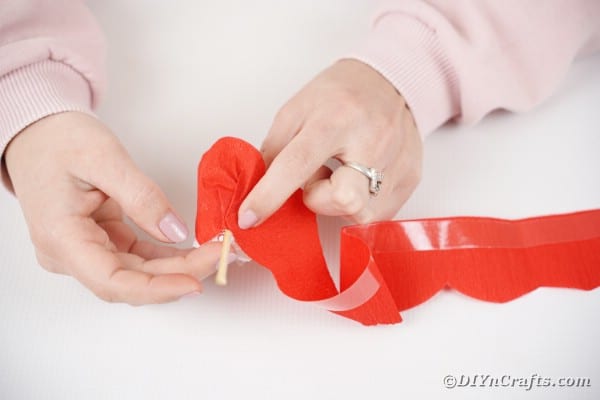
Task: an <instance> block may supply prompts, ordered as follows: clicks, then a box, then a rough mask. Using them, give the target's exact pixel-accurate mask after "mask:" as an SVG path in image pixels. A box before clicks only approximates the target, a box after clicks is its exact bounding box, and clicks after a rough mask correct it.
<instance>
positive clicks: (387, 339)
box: [0, 0, 600, 399]
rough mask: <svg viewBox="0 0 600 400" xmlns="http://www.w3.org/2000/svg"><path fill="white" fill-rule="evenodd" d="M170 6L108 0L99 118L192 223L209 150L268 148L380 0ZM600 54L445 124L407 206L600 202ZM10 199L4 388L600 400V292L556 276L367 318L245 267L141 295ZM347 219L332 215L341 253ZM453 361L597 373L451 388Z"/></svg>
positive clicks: (503, 210) (39, 394)
mask: <svg viewBox="0 0 600 400" xmlns="http://www.w3.org/2000/svg"><path fill="white" fill-rule="evenodd" d="M167 3H171V2H159V1H142V0H136V1H132V0H130V1H126V2H122V1H117V0H110V1H94V2H92V3H91V7H92V8H93V10H94V12H95V14H96V15H97V16H98V18H99V20H100V22H101V24H102V25H103V26H104V28H105V31H106V34H107V36H108V40H109V44H110V62H109V72H110V83H111V89H110V92H109V94H108V96H107V98H106V99H105V102H104V105H103V106H102V108H101V110H100V115H101V117H102V118H103V119H104V120H105V121H106V122H107V123H108V124H109V125H110V126H111V127H112V128H113V129H114V130H115V131H116V132H117V133H118V134H119V135H120V137H122V140H123V142H124V143H125V145H126V146H127V148H128V149H129V150H130V152H131V154H132V156H133V157H134V158H135V160H136V161H137V162H138V163H139V165H140V166H141V168H142V169H143V170H144V171H145V172H146V173H147V174H149V175H150V176H151V177H152V178H154V179H155V180H156V181H157V182H158V183H159V184H160V185H161V186H162V187H163V189H164V190H165V191H166V192H167V193H168V195H169V197H170V198H171V199H172V201H173V202H174V204H175V205H176V207H177V208H178V210H180V211H181V213H182V214H183V215H184V217H185V218H186V220H187V222H188V223H189V224H190V226H193V223H194V217H195V179H196V177H195V171H196V165H197V162H198V160H199V157H200V156H201V154H202V153H203V152H204V151H205V150H206V149H207V148H208V146H209V145H210V144H211V143H212V142H214V141H215V140H216V139H217V138H218V137H220V136H224V135H235V136H240V137H242V138H244V139H246V140H248V141H250V142H252V143H253V144H255V145H259V144H260V141H261V138H262V137H263V136H264V134H265V133H266V131H267V129H268V128H269V124H270V122H271V119H272V116H273V115H274V113H275V112H276V111H277V109H278V107H279V106H280V105H281V104H282V103H283V102H284V101H285V100H286V99H287V98H288V97H289V96H291V95H292V94H293V93H294V92H295V91H296V90H297V89H298V88H299V87H300V86H301V85H303V84H304V83H305V82H306V81H308V80H309V79H310V78H311V77H312V76H313V75H314V74H316V73H317V72H318V71H319V70H320V69H322V68H324V67H325V66H326V65H328V64H329V63H330V62H331V61H333V60H334V59H335V58H336V56H337V55H339V54H342V53H343V52H344V51H346V50H348V49H350V48H351V47H352V45H353V43H354V42H355V41H356V40H357V39H358V38H359V37H360V36H361V35H363V34H364V32H366V30H367V27H368V20H369V18H368V16H369V13H370V10H371V7H372V5H371V4H370V2H369V1H367V0H360V1H359V0H355V1H353V2H347V1H342V0H330V1H317V0H310V1H296V2H276V1H268V0H262V1H261V0H259V1H242V0H231V1H211V2H208V1H196V2H194V1H183V2H178V4H177V5H176V6H175V5H171V6H169V5H167ZM599 71H600V56H595V57H592V58H588V59H586V60H584V61H580V62H578V63H577V64H576V65H574V67H573V68H572V70H571V71H570V73H569V75H568V76H567V77H566V79H565V81H564V82H563V84H561V86H560V88H559V89H558V90H557V93H556V94H555V96H553V97H552V98H551V99H549V100H548V101H546V102H544V104H542V105H541V106H540V107H538V108H537V109H535V110H534V111H532V112H530V113H528V114H524V115H512V114H507V113H500V114H495V115H493V116H491V117H488V118H486V120H484V121H483V122H482V123H480V124H478V125H477V126H475V127H462V128H446V129H443V130H442V131H440V132H437V133H435V134H433V135H432V136H430V137H429V138H428V139H427V141H426V144H425V167H424V176H423V182H422V184H421V185H420V187H419V188H418V189H417V191H416V193H415V194H414V196H413V197H412V198H411V200H410V201H409V202H408V203H407V204H406V206H405V207H404V208H403V210H402V211H401V212H400V214H399V217H400V218H420V217H435V216H450V215H487V216H494V217H504V218H521V217H527V216H533V215H542V214H551V213H560V212H569V211H575V210H582V209H590V208H598V207H600V112H599V110H598V106H599V105H600V73H599ZM0 210H1V211H0V213H1V214H0V215H1V221H2V223H1V224H0V243H1V245H0V246H1V247H0V249H1V258H0V265H1V266H2V277H1V278H0V398H1V399H204V398H207V399H217V398H282V399H288V398H289V399H308V398H318V399H343V398H351V399H355V398H384V399H405V398H456V399H462V398H467V399H468V398H477V399H479V398H493V399H502V398H512V399H520V398H527V399H533V398H535V399H560V398H582V399H584V398H587V399H597V398H600V397H599V396H600V361H599V356H600V339H599V338H600V313H599V306H600V290H594V291H591V292H585V291H576V290H566V289H539V290H537V291H535V292H534V293H531V294H529V295H527V296H525V297H523V298H520V299H518V300H516V301H513V302H511V303H507V304H502V305H498V304H489V303H484V302H480V301H476V300H473V299H470V298H467V297H465V296H463V295H460V294H458V293H456V292H452V291H443V292H441V293H439V294H438V295H437V296H435V297H434V298H433V299H431V300H430V301H428V302H426V303H424V304H422V305H420V306H418V307H416V308H414V309H411V310H409V311H406V312H403V313H402V316H403V318H404V322H403V323H401V324H398V325H395V326H384V327H370V328H366V327H363V326H361V325H359V324H357V323H354V322H352V321H349V320H346V319H343V318H341V317H338V316H335V315H333V314H329V313H327V312H325V311H323V310H321V309H317V308H314V307H312V306H309V305H305V304H299V303H297V302H294V301H292V300H290V299H288V298H286V297H284V296H283V295H282V294H280V293H279V291H278V290H277V287H276V286H275V283H274V281H273V279H272V278H271V277H270V274H269V273H268V272H267V271H266V270H264V269H262V268H260V267H258V266H246V267H239V268H237V269H236V270H235V271H233V273H232V275H231V277H230V281H231V284H230V285H229V286H227V287H226V288H217V287H215V286H214V285H213V284H212V283H210V282H207V283H206V285H205V294H204V295H203V296H201V297H199V298H195V299H187V300H182V301H179V302H176V303H172V304H167V305H153V306H143V307H137V308H135V307H130V306H128V305H123V304H108V303H104V302H102V301H100V300H98V299H97V298H96V297H95V296H94V295H92V294H91V293H90V292H88V291H87V290H86V289H84V288H83V287H82V286H81V285H80V284H79V283H77V282H76V281H75V280H73V279H72V278H70V277H64V276H60V275H52V274H50V273H48V272H46V271H44V270H43V269H42V268H40V267H38V266H37V264H36V261H35V257H34V254H33V251H32V246H31V244H30V242H29V239H28V233H27V230H26V226H25V223H24V221H23V219H22V217H21V214H20V210H19V207H18V204H17V202H16V201H15V200H14V198H12V197H11V196H10V195H8V194H7V193H0ZM334 225H335V223H334V224H333V225H332V224H330V225H327V226H324V227H323V232H325V237H324V238H323V240H324V242H327V252H328V254H329V256H331V254H334V253H335V249H334V248H333V247H332V246H331V245H330V242H335V240H334V239H333V238H334V237H335V234H336V233H335V231H336V229H334V228H335V227H333V228H332V226H334ZM190 243H191V241H190ZM190 243H188V244H190ZM448 374H452V375H454V376H456V377H458V378H460V375H462V374H464V375H473V374H484V375H485V374H490V375H492V376H493V377H498V378H500V377H502V376H503V375H510V376H512V377H517V378H518V377H523V378H526V377H530V376H531V375H533V374H538V375H540V376H543V377H551V378H559V377H588V378H590V380H591V387H588V388H557V387H555V388H546V389H544V388H536V387H534V388H533V389H532V390H530V391H526V390H525V389H523V388H510V387H508V388H501V387H500V388H486V387H483V388H482V387H465V388H455V389H446V388H444V385H443V378H444V376H446V375H448Z"/></svg>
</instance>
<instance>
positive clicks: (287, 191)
mask: <svg viewBox="0 0 600 400" xmlns="http://www.w3.org/2000/svg"><path fill="white" fill-rule="evenodd" d="M262 151H263V155H264V158H265V162H266V163H267V165H268V166H269V167H268V170H267V172H266V174H265V176H264V177H263V178H262V179H261V180H260V181H259V182H258V183H257V184H256V186H255V187H254V188H253V189H252V191H251V192H250V193H249V194H248V196H247V197H246V199H245V200H244V201H243V203H242V205H241V206H240V210H239V212H238V220H239V221H238V223H239V225H240V227H241V228H249V227H251V226H254V225H256V224H260V223H261V222H262V221H264V220H265V219H267V218H268V217H269V216H270V215H271V214H272V213H273V212H275V211H276V210H277V209H278V208H279V207H280V206H281V205H282V204H283V203H284V202H285V200H286V199H287V198H288V197H289V196H290V195H291V194H292V193H293V192H294V191H296V190H297V189H298V188H299V187H301V186H303V185H304V202H305V204H306V205H307V206H308V207H309V208H310V209H311V210H313V211H314V212H315V213H317V214H324V215H332V216H345V217H347V218H349V219H350V220H351V221H353V222H357V223H367V222H371V221H375V220H382V219H389V218H392V217H393V216H394V215H395V214H396V213H397V211H398V210H399V209H400V207H401V206H402V204H404V202H405V201H406V200H407V199H408V197H409V196H410V194H411V193H412V192H413V190H414V189H415V187H416V186H417V184H418V182H419V180H420V174H421V160H422V143H421V138H420V136H419V133H418V131H417V129H416V127H415V124H414V121H413V118H412V115H411V113H410V111H409V110H408V108H407V106H406V103H405V102H404V99H403V98H402V96H401V95H400V94H398V92H397V91H396V90H395V88H394V87H393V86H392V85H391V84H390V83H389V82H388V81H387V80H386V79H385V78H384V77H383V76H382V75H380V74H379V73H378V72H377V71H375V70H374V69H372V68H371V67H369V66H367V65H366V64H363V63H361V62H359V61H356V60H342V61H339V62H337V63H336V64H334V65H333V66H331V67H330V68H329V69H326V70H325V71H323V72H322V73H321V74H320V75H318V76H317V77H316V78H315V79H314V80H313V81H311V82H310V83H309V84H308V85H307V86H305V87H304V88H303V89H302V90H301V91H300V92H299V93H298V94H297V95H296V96H294V97H293V98H292V99H291V100H290V101H289V102H288V103H287V104H285V105H284V106H283V108H282V109H281V110H280V111H279V113H278V114H277V116H276V117H275V120H274V121H273V125H272V127H271V129H270V131H269V133H268V135H267V137H266V139H265V141H264V142H263V146H262ZM332 157H333V158H337V159H338V160H340V161H341V162H348V161H354V162H357V163H360V164H362V165H365V166H367V167H372V168H375V169H377V170H379V171H384V174H385V177H384V180H383V184H382V187H381V191H380V193H379V194H378V196H377V197H374V196H372V195H371V194H370V193H369V180H368V178H367V177H365V176H364V175H362V174H361V173H360V172H358V171H356V170H354V169H352V168H348V167H340V168H337V169H336V170H335V171H334V172H333V173H332V172H331V170H330V169H329V168H327V167H324V166H323V164H324V163H325V162H326V161H327V160H328V159H329V158H332Z"/></svg>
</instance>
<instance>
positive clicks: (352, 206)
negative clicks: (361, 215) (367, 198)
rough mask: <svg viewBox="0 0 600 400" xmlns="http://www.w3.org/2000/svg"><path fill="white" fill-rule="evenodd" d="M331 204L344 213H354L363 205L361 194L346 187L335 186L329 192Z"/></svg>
mask: <svg viewBox="0 0 600 400" xmlns="http://www.w3.org/2000/svg"><path fill="white" fill-rule="evenodd" d="M331 200H332V203H333V206H334V207H335V208H337V209H338V210H340V211H341V212H342V213H344V214H346V215H354V214H357V213H358V212H359V211H361V210H362V209H363V207H364V204H363V200H362V198H361V196H359V195H358V194H357V193H355V192H353V191H351V190H348V189H346V188H342V187H340V188H336V189H334V191H333V192H332V194H331Z"/></svg>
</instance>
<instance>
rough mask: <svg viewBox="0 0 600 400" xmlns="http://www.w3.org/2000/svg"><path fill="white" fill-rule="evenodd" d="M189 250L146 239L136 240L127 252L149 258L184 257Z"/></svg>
mask: <svg viewBox="0 0 600 400" xmlns="http://www.w3.org/2000/svg"><path fill="white" fill-rule="evenodd" d="M191 250H192V249H178V248H176V247H170V246H165V245H159V244H155V243H152V242H148V241H146V240H138V241H136V242H135V243H134V244H133V245H132V246H131V247H130V248H129V253H132V254H135V255H138V256H140V257H142V258H144V259H146V260H149V259H152V258H164V257H179V256H181V257H185V256H186V255H187V254H188V253H189V252H190V251H191Z"/></svg>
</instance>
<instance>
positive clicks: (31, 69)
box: [0, 0, 106, 183]
mask: <svg viewBox="0 0 600 400" xmlns="http://www.w3.org/2000/svg"><path fill="white" fill-rule="evenodd" d="M104 56H105V43H104V38H103V36H102V34H101V31H100V29H99V28H98V25H97V23H96V21H95V20H94V18H93V16H92V15H91V13H90V12H89V11H88V10H87V8H86V7H85V5H84V4H83V2H82V1H79V0H2V1H0V156H2V155H3V154H4V150H5V148H6V146H7V144H8V143H9V141H10V140H11V139H12V138H13V137H14V136H15V135H16V134H17V133H18V132H20V131H21V130H22V129H23V128H25V127H26V126H27V125H29V124H31V123H33V122H35V121H37V120H39V119H41V118H43V117H45V116H47V115H50V114H55V113H59V112H63V111H75V110H76V111H82V112H88V113H91V110H92V109H93V108H94V107H95V106H96V105H97V104H98V101H99V98H100V95H101V93H102V91H103V90H104V87H105V81H106V79H105V71H104ZM1 174H2V178H3V180H4V182H5V183H8V182H7V179H6V178H7V176H6V171H5V170H4V165H3V168H2V173H1Z"/></svg>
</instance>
